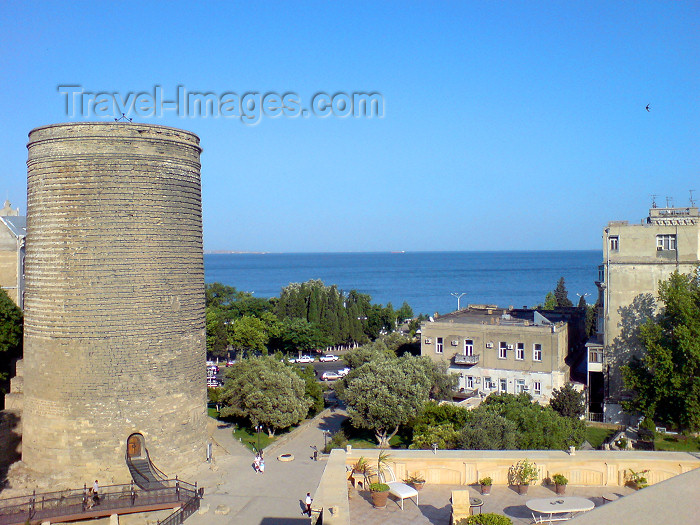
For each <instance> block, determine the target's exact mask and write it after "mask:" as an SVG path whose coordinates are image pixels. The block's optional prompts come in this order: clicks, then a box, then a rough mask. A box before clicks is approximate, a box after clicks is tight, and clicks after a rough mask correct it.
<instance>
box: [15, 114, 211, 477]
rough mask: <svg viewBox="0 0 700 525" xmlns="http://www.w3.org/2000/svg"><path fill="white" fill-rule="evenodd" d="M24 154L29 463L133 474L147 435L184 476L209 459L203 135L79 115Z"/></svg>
mask: <svg viewBox="0 0 700 525" xmlns="http://www.w3.org/2000/svg"><path fill="white" fill-rule="evenodd" d="M27 148H28V150H29V156H28V161H27V229H28V235H27V247H26V293H25V313H24V315H25V324H24V334H25V335H24V337H25V339H24V367H25V369H24V387H23V388H24V398H25V399H24V413H23V416H22V421H23V445H22V451H23V456H22V459H23V460H24V462H25V463H26V464H27V466H28V467H30V468H31V469H33V470H35V471H39V472H43V473H54V472H57V471H60V472H62V473H64V474H65V475H67V476H69V477H71V478H73V479H74V480H75V481H80V482H81V483H82V482H83V481H85V480H89V479H94V478H95V477H96V476H97V475H98V474H99V473H101V474H100V475H102V476H103V477H104V478H105V482H107V481H114V482H123V481H127V480H128V478H129V473H128V470H127V468H126V465H125V462H124V458H125V452H126V440H127V438H128V436H129V435H130V434H132V433H141V434H142V435H143V436H144V438H145V444H146V447H147V448H148V450H149V452H150V455H151V458H152V460H153V461H154V463H155V464H156V465H157V466H159V467H160V468H161V469H162V470H163V471H164V472H165V473H166V474H169V475H171V474H172V475H174V474H176V473H177V471H178V470H179V469H180V468H182V467H183V466H184V465H188V464H191V463H193V462H195V461H201V460H203V459H204V457H205V451H204V446H205V432H204V422H205V417H206V382H205V374H206V371H205V333H204V332H205V323H204V265H203V256H202V221H201V189H200V173H199V172H200V163H199V154H200V152H201V148H200V147H199V138H198V137H197V136H196V135H194V134H192V133H189V132H187V131H182V130H178V129H174V128H167V127H164V126H154V125H145V124H130V123H74V124H59V125H53V126H46V127H42V128H37V129H35V130H33V131H32V132H31V133H30V135H29V144H28V146H27Z"/></svg>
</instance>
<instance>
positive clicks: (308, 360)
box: [290, 355, 314, 363]
mask: <svg viewBox="0 0 700 525" xmlns="http://www.w3.org/2000/svg"><path fill="white" fill-rule="evenodd" d="M290 362H291V360H290ZM295 362H296V363H313V362H314V358H313V357H311V356H310V355H303V356H301V357H300V358H299V359H297V360H296V361H295Z"/></svg>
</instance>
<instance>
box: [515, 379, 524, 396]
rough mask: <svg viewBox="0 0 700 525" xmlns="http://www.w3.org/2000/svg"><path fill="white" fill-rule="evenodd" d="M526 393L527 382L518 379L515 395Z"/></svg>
mask: <svg viewBox="0 0 700 525" xmlns="http://www.w3.org/2000/svg"><path fill="white" fill-rule="evenodd" d="M524 391H525V380H524V379H516V380H515V393H516V394H520V393H522V392H524Z"/></svg>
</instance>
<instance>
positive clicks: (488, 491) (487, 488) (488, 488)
mask: <svg viewBox="0 0 700 525" xmlns="http://www.w3.org/2000/svg"><path fill="white" fill-rule="evenodd" d="M481 494H483V495H484V496H486V495H488V494H491V485H481Z"/></svg>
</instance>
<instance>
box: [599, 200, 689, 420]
mask: <svg viewBox="0 0 700 525" xmlns="http://www.w3.org/2000/svg"><path fill="white" fill-rule="evenodd" d="M698 264H700V215H699V214H698V208H697V207H693V206H691V207H687V208H657V207H653V208H651V209H650V210H649V216H648V217H647V218H646V220H643V221H642V222H641V224H629V223H628V222H627V221H612V222H610V223H608V226H607V227H606V228H605V229H604V230H603V264H602V265H601V266H600V267H599V272H598V274H599V275H598V281H597V282H596V285H597V286H598V291H599V298H598V305H599V306H598V323H597V332H598V333H597V338H596V339H595V340H593V341H591V342H590V343H589V344H588V345H587V346H588V350H589V358H588V362H589V376H590V377H591V378H592V379H591V380H589V385H590V384H591V383H594V384H601V385H603V390H602V397H603V402H602V403H600V399H599V398H600V395H598V396H597V397H596V394H595V392H593V391H591V394H592V395H593V396H594V399H593V400H592V401H593V403H594V404H589V409H590V410H600V408H599V407H600V405H601V404H602V405H603V406H602V410H603V414H602V416H603V418H604V420H605V421H610V422H624V414H623V413H622V410H621V406H620V402H621V401H622V400H624V399H625V396H626V394H625V392H624V388H623V382H622V373H621V367H622V366H623V365H625V364H627V363H629V362H630V360H631V359H632V358H633V357H634V356H639V355H641V351H642V349H641V346H640V343H639V341H638V340H637V338H636V337H635V331H636V328H637V327H638V326H639V325H640V324H641V323H643V322H644V321H645V320H646V319H648V318H649V317H650V316H652V315H653V314H654V313H655V312H656V311H657V309H658V307H659V304H658V289H659V283H660V282H661V281H665V280H667V279H668V278H669V277H670V275H671V274H672V273H673V272H676V271H678V272H679V273H686V274H687V273H692V272H693V271H694V270H695V268H696V267H697V266H698ZM596 375H599V376H600V377H601V378H602V379H598V378H596Z"/></svg>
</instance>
